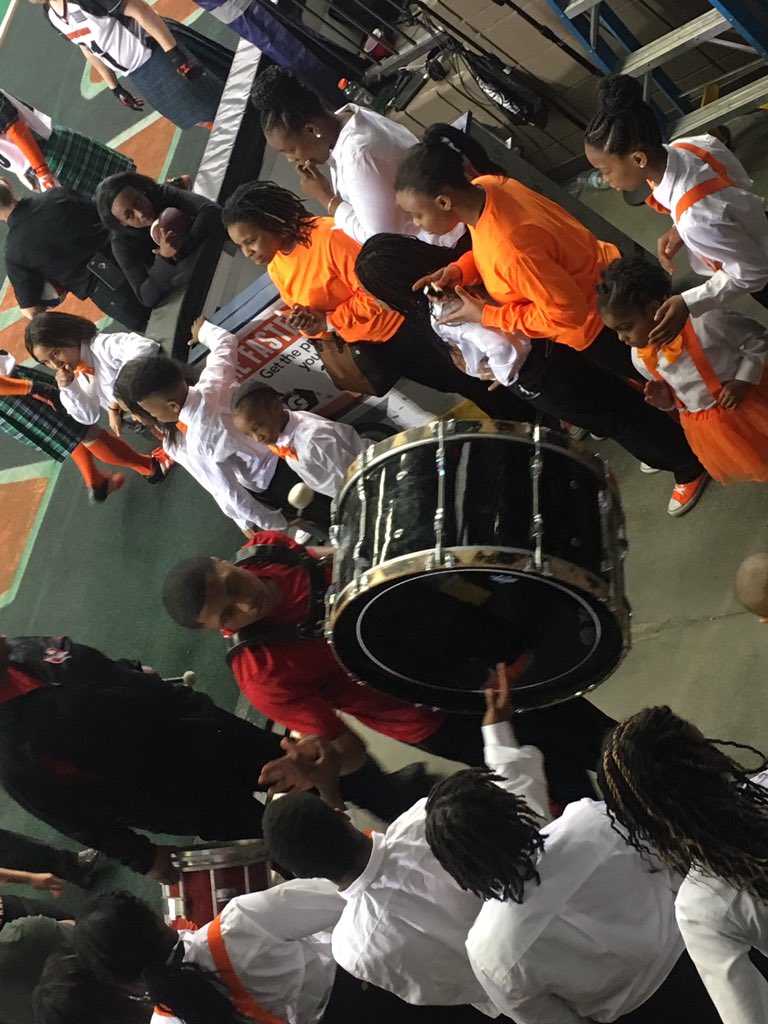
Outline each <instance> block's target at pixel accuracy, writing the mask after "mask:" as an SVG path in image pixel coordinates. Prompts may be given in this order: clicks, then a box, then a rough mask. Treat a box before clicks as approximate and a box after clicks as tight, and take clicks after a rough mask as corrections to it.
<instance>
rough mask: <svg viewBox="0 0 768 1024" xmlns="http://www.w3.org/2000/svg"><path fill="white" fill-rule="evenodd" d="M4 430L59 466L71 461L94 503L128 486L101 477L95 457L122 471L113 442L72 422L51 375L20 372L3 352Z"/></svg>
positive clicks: (115, 477) (118, 477)
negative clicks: (113, 452)
mask: <svg viewBox="0 0 768 1024" xmlns="http://www.w3.org/2000/svg"><path fill="white" fill-rule="evenodd" d="M0 430H2V431H3V432H4V433H6V434H10V435H11V437H15V438H16V440H17V441H21V443H22V444H26V445H29V447H30V448H34V449H35V450H36V451H39V452H42V453H43V454H44V455H46V456H47V457H48V458H49V459H54V460H55V461H56V462H63V461H64V459H65V458H66V457H67V456H68V455H71V456H72V461H73V462H74V464H75V465H76V466H77V468H78V470H79V472H80V475H81V476H82V478H83V480H84V481H85V486H86V487H87V489H88V497H89V499H90V501H91V502H94V503H100V502H102V501H106V499H107V498H108V497H109V495H110V494H113V493H114V492H115V491H119V490H120V488H121V487H122V486H123V484H124V483H125V477H124V476H123V474H122V473H114V474H112V475H111V476H110V475H109V474H106V473H102V472H101V470H100V469H98V468H97V466H96V463H95V462H94V460H93V456H94V455H97V456H98V457H99V458H100V459H101V460H102V461H103V462H107V463H111V464H115V465H122V463H121V462H119V461H116V460H115V458H114V456H113V455H112V447H111V442H112V441H113V440H115V439H114V438H110V437H109V435H108V434H107V432H106V431H105V430H102V429H101V428H100V427H97V426H91V427H89V426H87V425H86V424H84V423H78V422H77V421H76V420H73V419H72V417H71V416H69V415H68V414H67V413H66V412H64V410H63V409H62V407H61V399H60V397H59V391H58V389H57V388H55V387H54V386H53V385H52V384H51V382H50V378H49V376H48V374H46V373H42V372H41V371H40V370H34V369H31V368H29V367H26V366H17V365H16V360H15V359H14V358H13V356H12V355H10V353H8V352H6V351H5V349H0ZM126 447H127V446H126Z"/></svg>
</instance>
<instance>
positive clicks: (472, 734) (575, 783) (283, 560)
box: [163, 532, 612, 804]
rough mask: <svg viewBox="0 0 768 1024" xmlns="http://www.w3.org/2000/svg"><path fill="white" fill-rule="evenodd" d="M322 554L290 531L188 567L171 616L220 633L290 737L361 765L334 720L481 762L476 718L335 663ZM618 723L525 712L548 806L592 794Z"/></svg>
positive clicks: (170, 605)
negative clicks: (394, 692)
mask: <svg viewBox="0 0 768 1024" xmlns="http://www.w3.org/2000/svg"><path fill="white" fill-rule="evenodd" d="M316 554H317V552H313V551H312V549H308V550H306V549H303V548H302V547H301V546H300V545H298V544H296V543H295V542H294V541H293V540H291V538H289V537H287V536H285V535H284V534H279V533H274V532H263V533H258V534H256V535H254V537H253V539H252V540H251V542H250V544H247V545H246V546H245V547H244V548H243V549H242V552H241V555H240V556H238V557H237V558H236V559H235V561H234V563H233V562H225V561H222V560H221V559H218V558H211V557H205V556H201V557H197V558H188V559H185V561H183V562H180V563H179V564H178V565H176V566H175V567H174V568H173V569H171V571H170V573H169V574H168V576H167V577H166V579H165V583H164V585H163V602H164V604H165V608H166V611H167V612H168V614H169V615H170V616H171V618H172V619H173V620H174V621H175V622H177V623H178V624H179V625H180V626H184V627H185V628H187V629H210V630H219V631H221V633H222V635H223V636H224V637H225V638H227V640H228V643H229V646H230V651H229V655H228V660H229V663H230V666H231V668H232V671H233V673H234V675H235V679H236V680H237V684H238V686H239V687H240V689H241V690H242V691H243V693H244V694H245V695H246V696H247V697H248V699H249V700H250V701H251V703H252V704H253V705H254V706H255V707H256V708H258V709H259V711H261V712H262V714H265V715H266V716H267V717H268V718H272V719H274V720H275V721H276V722H279V723H280V724H281V725H284V726H286V727H287V728H289V729H293V730H295V731H296V732H299V733H303V734H309V735H317V736H322V737H324V738H325V739H326V740H329V741H331V742H332V743H333V744H334V745H336V746H337V747H339V748H340V749H339V753H340V754H342V757H347V758H350V757H358V756H359V750H358V749H356V747H357V744H359V741H356V737H354V734H352V733H350V732H349V730H348V729H347V728H346V726H345V725H344V722H343V721H342V719H341V718H340V717H339V712H343V713H345V714H349V715H353V716H354V717H355V718H358V719H359V720H360V721H361V722H362V723H363V724H364V725H367V726H368V727H369V728H372V729H375V730H376V731H377V732H380V733H382V734H383V735H385V736H389V737H391V738H392V739H395V740H399V741H400V742H401V743H408V744H411V745H413V746H417V747H419V748H420V749H422V750H426V751H427V752H429V753H431V754H436V755H438V756H440V757H447V758H450V759H451V760H454V761H461V762H463V763H464V764H470V765H473V764H482V763H483V745H482V740H481V736H480V730H479V729H475V728H473V727H472V724H473V722H474V721H476V720H468V719H467V716H466V715H448V714H445V713H444V712H442V711H437V710H435V709H434V708H428V707H418V706H415V705H413V704H409V703H406V702H405V701H402V700H398V699H397V698H395V697H390V696H389V695H387V694H384V693H379V692H378V691H377V690H374V689H372V688H371V687H369V686H366V685H363V684H361V683H358V682H357V681H356V680H354V679H353V678H352V677H351V676H349V675H348V674H347V672H346V671H345V669H344V668H343V667H342V666H341V665H340V664H339V662H338V661H337V659H336V657H335V655H334V653H333V649H332V647H331V646H330V644H329V643H328V641H327V640H326V639H325V637H324V636H323V635H322V632H321V630H320V629H319V626H320V624H321V623H322V619H323V616H324V599H325V591H326V589H327V587H328V585H329V584H330V580H331V569H330V566H328V565H326V566H320V567H318V566H316V564H315V563H316V558H315V557H313V556H314V555H316ZM392 642H393V643H397V637H393V638H392ZM489 668H490V662H489ZM611 723H612V719H610V718H609V717H608V716H607V715H604V714H603V713H602V712H601V711H599V710H598V709H597V708H596V707H595V706H594V705H592V704H590V703H589V701H587V700H586V699H585V698H583V697H582V698H576V699H574V700H571V701H568V702H567V704H563V705H558V706H557V707H551V708H542V709H540V710H536V711H528V712H526V713H525V714H524V715H521V716H520V718H519V725H518V731H519V733H520V736H521V739H523V741H524V742H529V743H535V745H536V746H537V747H539V748H540V749H542V750H543V751H544V756H545V758H546V761H547V771H548V774H549V782H550V788H551V789H552V794H553V799H555V800H556V801H558V802H559V803H563V804H565V803H567V802H568V800H571V799H579V797H581V796H584V795H587V794H589V795H594V789H593V788H592V786H591V782H590V781H589V778H588V776H587V772H588V771H589V770H591V769H595V768H596V766H597V762H598V760H599V756H600V749H601V748H602V742H603V739H604V737H605V735H606V733H607V732H608V730H609V729H610V728H611ZM345 795H346V794H345ZM351 799H354V798H353V797H351ZM356 802H358V801H356Z"/></svg>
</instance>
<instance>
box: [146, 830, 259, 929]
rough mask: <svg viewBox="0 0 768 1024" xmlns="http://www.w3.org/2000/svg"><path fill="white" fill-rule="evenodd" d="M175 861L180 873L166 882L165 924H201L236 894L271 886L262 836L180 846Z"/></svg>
mask: <svg viewBox="0 0 768 1024" xmlns="http://www.w3.org/2000/svg"><path fill="white" fill-rule="evenodd" d="M174 862H175V864H176V866H177V867H178V868H179V870H180V872H181V875H180V878H179V881H178V882H175V883H174V884H173V885H163V886H162V893H163V909H164V917H165V921H166V924H169V925H171V926H172V927H174V928H176V929H178V930H181V929H183V928H189V926H190V924H193V925H197V927H198V928H202V927H203V925H205V924H208V922H209V921H212V920H213V919H214V917H217V916H218V915H219V914H220V913H221V911H222V910H223V909H224V907H225V906H226V905H227V903H229V901H230V900H231V899H233V898H234V897H235V896H245V895H246V893H249V892H259V891H261V890H262V889H267V888H269V865H268V862H267V854H266V849H265V846H264V843H263V841H262V840H261V839H242V840H238V841H236V842H233V843H226V844H224V843H222V844H220V845H217V846H194V847H191V848H190V849H188V850H179V851H178V852H177V853H176V854H175V855H174Z"/></svg>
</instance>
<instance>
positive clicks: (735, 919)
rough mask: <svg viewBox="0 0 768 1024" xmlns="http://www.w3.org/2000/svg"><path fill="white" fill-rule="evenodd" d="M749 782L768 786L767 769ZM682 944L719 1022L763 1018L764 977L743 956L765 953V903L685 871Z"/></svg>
mask: <svg viewBox="0 0 768 1024" xmlns="http://www.w3.org/2000/svg"><path fill="white" fill-rule="evenodd" d="M752 781H753V782H756V783H758V785H760V786H764V787H766V788H768V772H760V774H759V775H756V776H755V777H754V779H753V780H752ZM675 911H676V913H677V923H678V925H679V926H680V931H681V932H682V935H683V939H684V940H685V945H686V948H687V950H688V953H689V954H690V957H691V959H692V960H693V962H694V963H695V964H696V969H697V970H698V972H699V974H700V975H701V979H702V981H703V982H704V984H705V985H706V986H707V991H708V992H709V996H710V998H711V999H712V1002H713V1003H714V1004H715V1007H716V1008H717V1012H718V1013H719V1014H720V1016H721V1017H722V1019H723V1024H765V1022H766V1021H768V981H766V980H765V978H764V977H763V976H762V974H761V973H760V972H759V971H758V969H757V968H756V967H755V966H754V964H753V963H752V961H751V960H750V959H749V951H750V949H751V948H752V947H754V948H755V949H757V950H759V951H760V952H761V953H763V954H765V955H766V956H768V903H766V901H765V900H761V899H760V898H759V897H757V896H753V895H752V894H751V893H749V892H745V891H744V890H740V889H736V888H734V887H733V886H732V885H731V884H730V883H728V882H726V881H725V880H724V879H722V878H712V877H711V876H708V875H704V874H703V873H702V872H700V871H696V870H693V871H690V872H689V873H688V876H687V878H686V879H685V881H684V882H683V884H682V885H681V886H680V892H679V893H678V894H677V902H676V904H675Z"/></svg>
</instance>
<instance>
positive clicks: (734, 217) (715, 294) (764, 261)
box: [653, 135, 768, 316]
mask: <svg viewBox="0 0 768 1024" xmlns="http://www.w3.org/2000/svg"><path fill="white" fill-rule="evenodd" d="M675 142H690V143H692V144H693V145H695V146H698V147H700V148H701V149H706V150H709V152H711V153H712V155H713V156H715V157H716V158H717V159H718V160H719V161H720V163H722V164H723V165H724V166H725V167H726V169H727V171H728V175H729V176H730V177H731V178H732V179H733V181H735V182H736V185H735V186H732V187H730V188H725V189H722V190H721V191H719V192H714V193H713V194H712V195H710V196H706V197H705V198H704V199H700V200H699V201H698V202H697V203H694V205H693V206H691V207H690V208H689V209H688V210H687V211H686V212H685V213H684V214H683V215H682V217H681V218H680V220H679V221H678V223H677V230H678V232H679V234H680V238H681V239H682V240H683V242H684V244H685V246H686V248H687V249H688V251H689V255H690V257H691V260H690V262H691V267H692V268H693V270H695V271H696V273H697V274H703V275H704V276H706V277H708V278H709V279H708V280H707V281H705V282H704V283H703V284H700V285H696V286H695V287H694V288H688V289H687V290H686V291H684V292H683V293H682V295H683V298H684V299H685V302H686V305H687V306H688V309H689V310H690V311H691V314H692V315H694V316H698V315H699V314H700V313H703V312H705V311H706V310H708V309H713V308H714V307H715V306H717V305H719V304H720V303H722V302H727V301H728V300H729V299H732V298H734V297H735V296H738V295H744V294H745V293H747V292H757V291H760V289H761V288H763V287H764V286H765V285H766V284H768V219H766V216H765V200H764V199H763V198H762V196H758V195H755V193H754V192H753V191H752V185H753V182H752V179H751V178H750V177H749V175H748V174H747V172H746V170H745V169H744V167H743V166H742V164H741V163H740V162H739V160H737V159H736V157H735V156H734V155H733V153H731V151H730V150H729V149H728V148H727V147H726V146H724V145H723V144H722V143H721V142H718V140H717V139H715V138H714V137H713V136H712V135H696V136H691V137H690V138H684V139H675ZM665 149H666V151H667V169H666V171H665V172H664V176H663V178H662V179H661V181H660V182H659V184H658V185H657V187H656V188H655V189H654V190H653V198H654V199H655V200H656V201H657V202H659V203H661V205H662V206H664V207H666V209H668V210H670V211H672V212H673V213H674V210H675V207H676V205H677V203H678V202H679V200H680V199H682V197H683V196H684V195H685V193H686V192H688V191H689V190H690V189H692V188H693V187H694V186H696V185H698V184H700V183H701V182H703V181H707V180H709V179H710V178H712V177H713V176H714V171H713V170H712V168H711V167H710V166H709V165H708V164H706V163H705V162H704V161H703V160H701V158H700V157H698V156H696V155H695V154H694V153H690V152H689V151H688V150H685V149H676V148H675V146H674V145H672V146H665ZM707 261H712V262H714V263H719V264H722V269H720V270H717V271H713V268H712V267H711V266H710V265H709V264H708V263H707Z"/></svg>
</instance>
